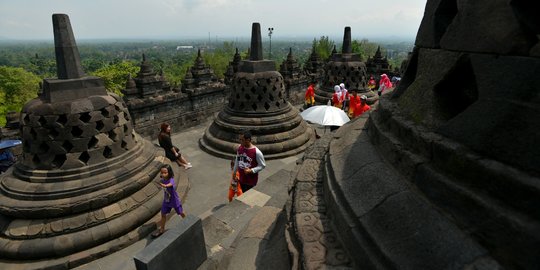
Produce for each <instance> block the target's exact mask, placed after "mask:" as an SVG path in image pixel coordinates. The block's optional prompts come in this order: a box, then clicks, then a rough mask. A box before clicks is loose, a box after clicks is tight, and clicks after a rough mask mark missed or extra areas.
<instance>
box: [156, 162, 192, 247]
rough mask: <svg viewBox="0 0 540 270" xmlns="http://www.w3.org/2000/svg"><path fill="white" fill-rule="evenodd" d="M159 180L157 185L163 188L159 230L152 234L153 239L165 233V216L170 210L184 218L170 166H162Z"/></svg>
mask: <svg viewBox="0 0 540 270" xmlns="http://www.w3.org/2000/svg"><path fill="white" fill-rule="evenodd" d="M160 173H161V180H160V182H159V184H160V185H161V187H163V191H164V195H165V196H164V198H163V204H162V205H161V220H160V222H159V230H158V231H157V232H155V233H153V234H152V236H153V237H158V236H160V235H162V234H163V232H164V231H165V222H167V214H168V213H170V212H171V210H172V209H174V211H176V213H177V214H178V215H180V216H181V217H182V218H184V217H186V215H185V214H184V210H183V209H182V203H181V202H180V198H179V197H178V193H176V184H175V183H174V178H173V177H174V172H173V170H172V168H171V165H163V166H162V167H161V170H160Z"/></svg>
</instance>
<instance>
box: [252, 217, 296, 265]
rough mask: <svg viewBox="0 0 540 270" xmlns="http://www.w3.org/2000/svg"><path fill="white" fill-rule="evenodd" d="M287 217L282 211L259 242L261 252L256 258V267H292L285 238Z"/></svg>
mask: <svg viewBox="0 0 540 270" xmlns="http://www.w3.org/2000/svg"><path fill="white" fill-rule="evenodd" d="M286 223H287V218H286V215H285V212H281V213H280V214H279V215H278V218H277V219H276V221H275V222H274V225H273V226H272V228H273V229H272V230H270V231H268V232H267V233H266V235H265V236H264V238H265V239H268V240H263V241H261V242H260V243H259V253H258V254H257V259H256V260H255V266H256V269H268V270H273V269H291V261H290V258H289V250H288V248H287V242H286V240H285V224H286Z"/></svg>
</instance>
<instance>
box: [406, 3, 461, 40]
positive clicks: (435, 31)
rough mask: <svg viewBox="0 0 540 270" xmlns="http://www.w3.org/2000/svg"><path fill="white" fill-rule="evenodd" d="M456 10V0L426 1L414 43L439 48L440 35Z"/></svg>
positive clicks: (452, 18) (454, 15)
mask: <svg viewBox="0 0 540 270" xmlns="http://www.w3.org/2000/svg"><path fill="white" fill-rule="evenodd" d="M457 12H458V9H457V3H456V0H438V1H428V2H427V4H426V10H425V13H424V19H423V20H422V23H421V24H420V29H418V35H417V37H416V42H415V44H416V45H418V46H420V47H431V48H440V41H441V38H442V36H443V35H444V34H445V33H446V30H447V29H448V26H449V25H450V24H451V23H452V21H453V20H454V17H456V15H457Z"/></svg>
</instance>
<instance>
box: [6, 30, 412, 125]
mask: <svg viewBox="0 0 540 270" xmlns="http://www.w3.org/2000/svg"><path fill="white" fill-rule="evenodd" d="M249 45H250V44H249V42H233V41H230V42H229V41H226V42H223V43H219V44H218V43H210V44H209V43H207V42H204V41H173V40H167V41H141V42H133V41H115V42H107V41H94V42H91V41H80V42H78V48H79V53H80V55H81V62H82V65H83V69H84V71H85V72H86V73H87V74H89V75H93V76H99V77H102V78H103V79H104V81H105V86H106V87H107V90H109V91H111V92H115V93H117V94H121V93H120V90H121V89H122V88H123V87H124V85H125V82H126V79H127V77H128V74H130V73H131V74H132V75H135V74H136V73H137V72H138V71H139V64H140V62H141V61H142V54H143V53H144V54H145V55H146V59H147V60H148V61H150V63H151V64H152V66H153V67H154V71H156V72H163V74H164V75H165V78H166V79H167V80H168V81H169V82H170V83H171V85H180V84H181V80H182V79H183V78H184V76H185V73H186V70H187V69H188V68H189V67H190V66H191V65H193V62H194V60H195V57H196V56H197V50H198V49H201V52H202V56H203V58H204V60H205V62H206V64H208V65H210V67H211V68H212V69H213V70H214V72H215V74H216V76H217V77H219V78H223V76H224V75H223V74H224V73H225V70H226V68H227V65H228V63H229V61H232V58H233V55H234V53H235V49H236V48H238V50H239V52H240V54H241V56H242V59H245V58H246V57H247V50H248V47H249ZM269 45H270V44H269V42H268V41H266V42H263V48H264V58H265V59H272V60H275V61H276V66H277V67H279V65H280V64H281V62H283V61H284V60H285V59H286V58H287V54H288V53H289V49H290V48H292V52H293V55H294V57H295V58H296V60H297V61H298V63H299V64H300V65H302V66H303V65H304V63H305V61H306V59H307V58H308V57H309V55H310V54H311V51H312V48H315V50H316V51H317V52H318V53H319V55H320V56H321V57H322V58H323V59H326V58H328V56H329V55H330V53H331V51H332V49H333V47H334V46H336V49H337V51H338V52H339V51H340V50H341V43H337V42H335V41H333V40H331V39H329V38H328V37H327V36H322V37H320V38H315V39H314V40H313V41H311V42H306V41H301V42H299V41H284V40H278V41H272V44H271V48H272V51H271V56H270V50H269V49H270V48H269V47H270V46H269ZM377 46H381V51H382V54H383V56H387V57H388V60H389V62H390V64H391V65H392V66H393V67H399V65H400V63H401V62H402V61H403V60H404V59H406V57H407V53H408V52H409V51H412V48H413V43H412V42H397V43H392V44H377V43H375V42H371V41H369V40H367V39H363V40H353V43H352V49H353V52H354V53H360V54H361V55H362V58H363V60H364V61H365V60H366V59H367V58H368V57H372V56H373V55H374V54H375V51H376V50H377ZM54 77H56V60H55V56H54V44H53V43H52V42H36V41H34V42H31V41H28V42H24V43H19V42H0V126H4V125H5V121H6V119H5V116H6V113H7V112H8V111H20V110H21V108H22V106H23V105H24V104H25V103H26V102H27V101H28V100H30V99H32V98H35V97H36V96H37V93H38V89H39V86H38V85H39V82H41V81H42V80H43V79H44V78H54Z"/></svg>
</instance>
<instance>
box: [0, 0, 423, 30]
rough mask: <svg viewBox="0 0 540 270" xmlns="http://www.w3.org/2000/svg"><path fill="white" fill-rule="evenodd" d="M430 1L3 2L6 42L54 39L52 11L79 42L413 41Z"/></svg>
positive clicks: (0, 16) (0, 12) (1, 25)
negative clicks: (257, 28) (255, 34)
mask: <svg viewBox="0 0 540 270" xmlns="http://www.w3.org/2000/svg"><path fill="white" fill-rule="evenodd" d="M425 5H426V0H264V1H263V0H0V38H9V39H49V40H52V39H53V31H52V20H51V15H52V14H53V13H65V14H68V15H69V17H70V20H71V25H72V27H73V31H74V32H75V37H76V38H77V39H94V38H106V39H108V38H182V37H186V38H208V37H209V36H210V37H211V38H212V39H216V38H217V39H225V38H242V37H249V36H250V35H251V24H252V23H253V22H259V23H260V24H261V28H262V34H263V38H265V37H267V34H268V31H267V29H268V27H273V28H274V33H273V35H272V38H282V37H283V38H285V37H287V38H288V37H320V36H322V35H328V36H331V37H342V36H343V28H344V27H345V26H351V28H352V36H353V39H354V38H364V37H367V38H370V37H387V36H398V37H410V38H414V37H415V36H416V32H417V31H418V27H419V25H420V21H421V20H422V16H423V14H424V8H425Z"/></svg>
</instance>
